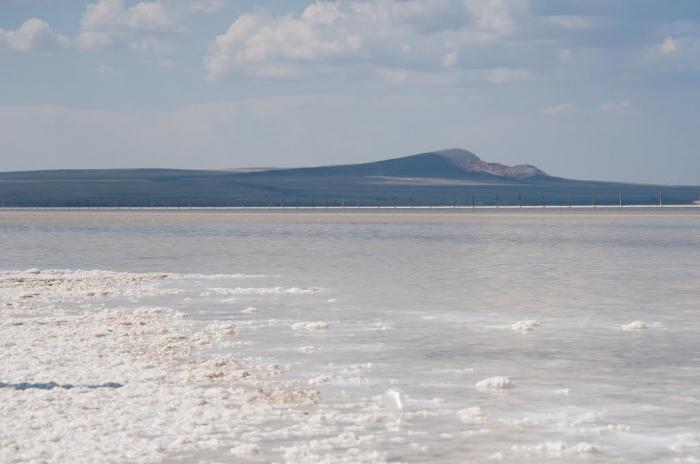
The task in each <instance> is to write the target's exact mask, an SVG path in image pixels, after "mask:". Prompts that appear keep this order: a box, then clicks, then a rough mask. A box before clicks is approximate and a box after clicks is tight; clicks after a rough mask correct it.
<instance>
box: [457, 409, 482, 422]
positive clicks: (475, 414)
mask: <svg viewBox="0 0 700 464" xmlns="http://www.w3.org/2000/svg"><path fill="white" fill-rule="evenodd" d="M457 417H458V418H459V420H461V421H462V422H464V423H465V424H482V423H484V422H486V415H485V414H484V413H483V411H482V410H481V408H480V407H479V406H473V407H471V408H466V409H462V410H460V411H457Z"/></svg>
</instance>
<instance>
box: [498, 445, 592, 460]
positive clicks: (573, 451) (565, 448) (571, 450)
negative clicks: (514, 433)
mask: <svg viewBox="0 0 700 464" xmlns="http://www.w3.org/2000/svg"><path fill="white" fill-rule="evenodd" d="M511 449H512V450H513V451H515V452H521V453H526V454H531V453H539V454H546V455H549V456H554V457H561V456H572V455H582V454H590V453H597V452H598V448H596V447H595V446H593V445H591V444H590V443H586V442H580V443H578V444H576V445H574V446H569V445H568V444H567V443H566V442H564V441H547V442H544V443H539V444H537V445H523V446H521V445H513V447H512V448H511Z"/></svg>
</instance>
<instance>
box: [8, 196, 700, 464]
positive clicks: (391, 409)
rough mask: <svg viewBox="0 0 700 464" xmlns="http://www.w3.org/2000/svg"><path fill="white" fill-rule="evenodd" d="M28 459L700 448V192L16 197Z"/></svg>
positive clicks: (14, 425)
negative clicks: (93, 202)
mask: <svg viewBox="0 0 700 464" xmlns="http://www.w3.org/2000/svg"><path fill="white" fill-rule="evenodd" d="M0 239H1V240H0V256H2V257H3V259H2V262H1V264H0V268H1V269H0V333H2V339H1V340H0V344H2V347H3V349H2V350H0V367H1V370H0V372H1V374H0V375H1V376H0V414H1V415H2V417H3V418H5V419H6V420H3V421H0V461H2V462H66V461H70V462H160V461H163V460H168V461H173V462H230V461H236V460H237V461H240V462H290V463H293V462H389V461H391V462H426V461H432V462H445V463H453V462H454V463H456V462H465V461H469V460H471V461H488V460H493V461H499V460H501V461H503V462H515V461H517V462H543V461H552V462H561V461H570V460H576V461H578V460H585V461H586V462H610V461H613V460H622V461H628V462H669V461H674V460H678V461H679V462H694V460H696V459H700V443H699V442H700V436H699V435H698V432H697V431H698V430H699V429H700V422H698V420H699V419H698V417H700V389H699V387H698V380H700V343H699V342H698V338H697V331H698V329H700V307H699V306H698V302H699V301H700V284H698V282H700V269H699V268H698V266H697V262H700V214H699V213H698V212H697V211H694V210H684V211H670V210H666V211H661V210H639V211H629V210H627V211H605V212H602V211H599V212H593V211H572V212H568V211H527V212H512V211H511V212H504V211H500V212H497V211H490V212H488V211H481V212H471V211H456V212H452V211H444V210H442V211H432V212H428V211H422V212H419V211H397V212H387V211H383V212H367V211H361V212H320V211H317V212H263V213H256V212H250V211H248V212H225V211H223V212H222V211H216V212H214V211H212V212H196V211H195V212H176V211H168V212H155V213H153V212H148V211H137V212H128V211H119V212H115V211H112V212H110V211H83V212H60V213H58V212H51V211H43V212H42V211H35V212H23V211H12V212H0Z"/></svg>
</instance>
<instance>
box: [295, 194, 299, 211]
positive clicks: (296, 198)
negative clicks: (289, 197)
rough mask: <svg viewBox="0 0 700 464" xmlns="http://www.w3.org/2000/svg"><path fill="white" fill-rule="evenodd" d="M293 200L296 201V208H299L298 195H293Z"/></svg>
mask: <svg viewBox="0 0 700 464" xmlns="http://www.w3.org/2000/svg"><path fill="white" fill-rule="evenodd" d="M294 201H295V202H296V207H297V209H299V196H296V197H294Z"/></svg>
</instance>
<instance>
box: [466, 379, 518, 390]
mask: <svg viewBox="0 0 700 464" xmlns="http://www.w3.org/2000/svg"><path fill="white" fill-rule="evenodd" d="M474 387H475V388H476V389H477V390H480V391H488V390H505V389H509V388H513V387H514V385H513V382H511V381H510V379H509V378H508V377H501V376H496V377H489V378H488V379H484V380H482V381H480V382H477V383H476V385H474Z"/></svg>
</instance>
